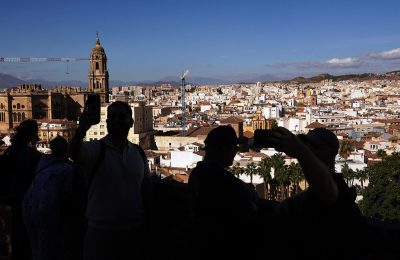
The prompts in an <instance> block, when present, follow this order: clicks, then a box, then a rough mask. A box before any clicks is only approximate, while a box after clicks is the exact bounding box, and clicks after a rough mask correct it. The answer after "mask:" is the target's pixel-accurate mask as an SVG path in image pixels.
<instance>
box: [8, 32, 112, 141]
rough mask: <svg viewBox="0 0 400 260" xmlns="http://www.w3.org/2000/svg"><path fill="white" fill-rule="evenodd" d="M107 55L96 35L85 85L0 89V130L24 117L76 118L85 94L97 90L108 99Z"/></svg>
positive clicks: (9, 127) (35, 85)
mask: <svg viewBox="0 0 400 260" xmlns="http://www.w3.org/2000/svg"><path fill="white" fill-rule="evenodd" d="M108 82H109V81H108V70H107V56H106V53H105V51H104V48H103V47H102V46H101V44H100V40H99V38H98V37H97V39H96V44H95V46H94V48H93V49H92V51H91V54H90V60H89V73H88V87H87V88H85V89H82V88H77V87H54V88H52V89H43V88H42V87H41V85H37V84H24V85H19V86H17V87H14V88H9V89H6V90H5V91H3V92H0V133H8V132H10V131H11V130H12V129H14V128H15V127H16V126H18V125H19V123H20V122H21V121H23V120H25V119H28V118H31V119H50V120H51V119H68V120H71V121H76V120H77V119H78V116H79V115H80V114H81V113H82V111H83V108H84V104H85V100H86V97H87V95H88V94H93V93H95V94H99V95H100V100H101V102H102V103H108V96H109V83H108ZM0 88H1V86H0Z"/></svg>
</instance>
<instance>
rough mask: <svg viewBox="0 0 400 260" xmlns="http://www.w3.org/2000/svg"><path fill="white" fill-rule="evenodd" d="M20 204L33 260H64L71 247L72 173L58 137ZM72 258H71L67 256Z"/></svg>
mask: <svg viewBox="0 0 400 260" xmlns="http://www.w3.org/2000/svg"><path fill="white" fill-rule="evenodd" d="M50 149H51V152H52V153H51V155H44V156H43V157H42V159H41V160H40V162H39V164H38V166H37V168H36V176H35V178H34V179H33V182H32V185H31V187H30V188H29V190H28V191H27V193H26V195H25V198H24V201H23V203H22V209H23V215H24V221H25V225H26V228H27V231H28V235H29V239H30V242H31V247H32V260H58V259H65V258H67V256H68V253H69V252H70V250H72V248H68V247H70V245H71V242H70V241H69V240H70V239H71V234H69V233H70V232H71V226H70V217H69V216H70V212H69V209H70V202H71V195H72V184H73V177H74V176H73V174H74V170H73V167H72V164H71V163H70V162H69V160H68V159H67V157H66V155H67V150H68V143H67V140H65V138H63V137H61V136H57V137H56V138H54V139H53V140H51V141H50ZM69 256H70V258H71V255H69Z"/></svg>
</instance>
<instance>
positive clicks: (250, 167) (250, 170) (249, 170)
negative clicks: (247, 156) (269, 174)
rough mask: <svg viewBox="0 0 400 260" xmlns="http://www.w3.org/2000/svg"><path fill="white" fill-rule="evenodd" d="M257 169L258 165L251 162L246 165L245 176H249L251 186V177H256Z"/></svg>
mask: <svg viewBox="0 0 400 260" xmlns="http://www.w3.org/2000/svg"><path fill="white" fill-rule="evenodd" d="M257 168H258V165H257V164H255V163H254V162H251V163H249V164H247V166H246V169H245V174H246V175H247V176H250V183H251V184H253V176H254V175H257Z"/></svg>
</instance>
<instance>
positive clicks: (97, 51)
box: [90, 36, 106, 58]
mask: <svg viewBox="0 0 400 260" xmlns="http://www.w3.org/2000/svg"><path fill="white" fill-rule="evenodd" d="M90 56H91V57H92V58H93V57H95V58H106V53H105V51H104V48H103V47H102V46H101V44H100V39H99V37H98V36H97V37H96V45H95V46H94V47H93V49H92V52H91V54H90Z"/></svg>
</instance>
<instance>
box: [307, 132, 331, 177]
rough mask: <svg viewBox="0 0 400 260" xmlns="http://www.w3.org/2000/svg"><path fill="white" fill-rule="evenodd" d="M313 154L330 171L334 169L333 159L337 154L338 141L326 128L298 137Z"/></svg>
mask: <svg viewBox="0 0 400 260" xmlns="http://www.w3.org/2000/svg"><path fill="white" fill-rule="evenodd" d="M299 138H300V139H301V140H302V141H303V142H304V143H306V144H307V145H308V146H309V147H310V148H311V150H312V151H313V153H314V154H315V155H316V156H317V157H318V158H319V159H320V160H321V161H322V162H324V163H325V164H326V165H327V166H328V167H329V168H330V169H331V170H333V171H334V169H335V157H336V155H337V154H338V152H339V140H338V138H337V136H336V135H335V134H334V133H333V132H332V131H330V130H328V129H326V128H315V129H313V130H310V131H309V132H308V133H307V134H306V135H303V134H301V135H299Z"/></svg>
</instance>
